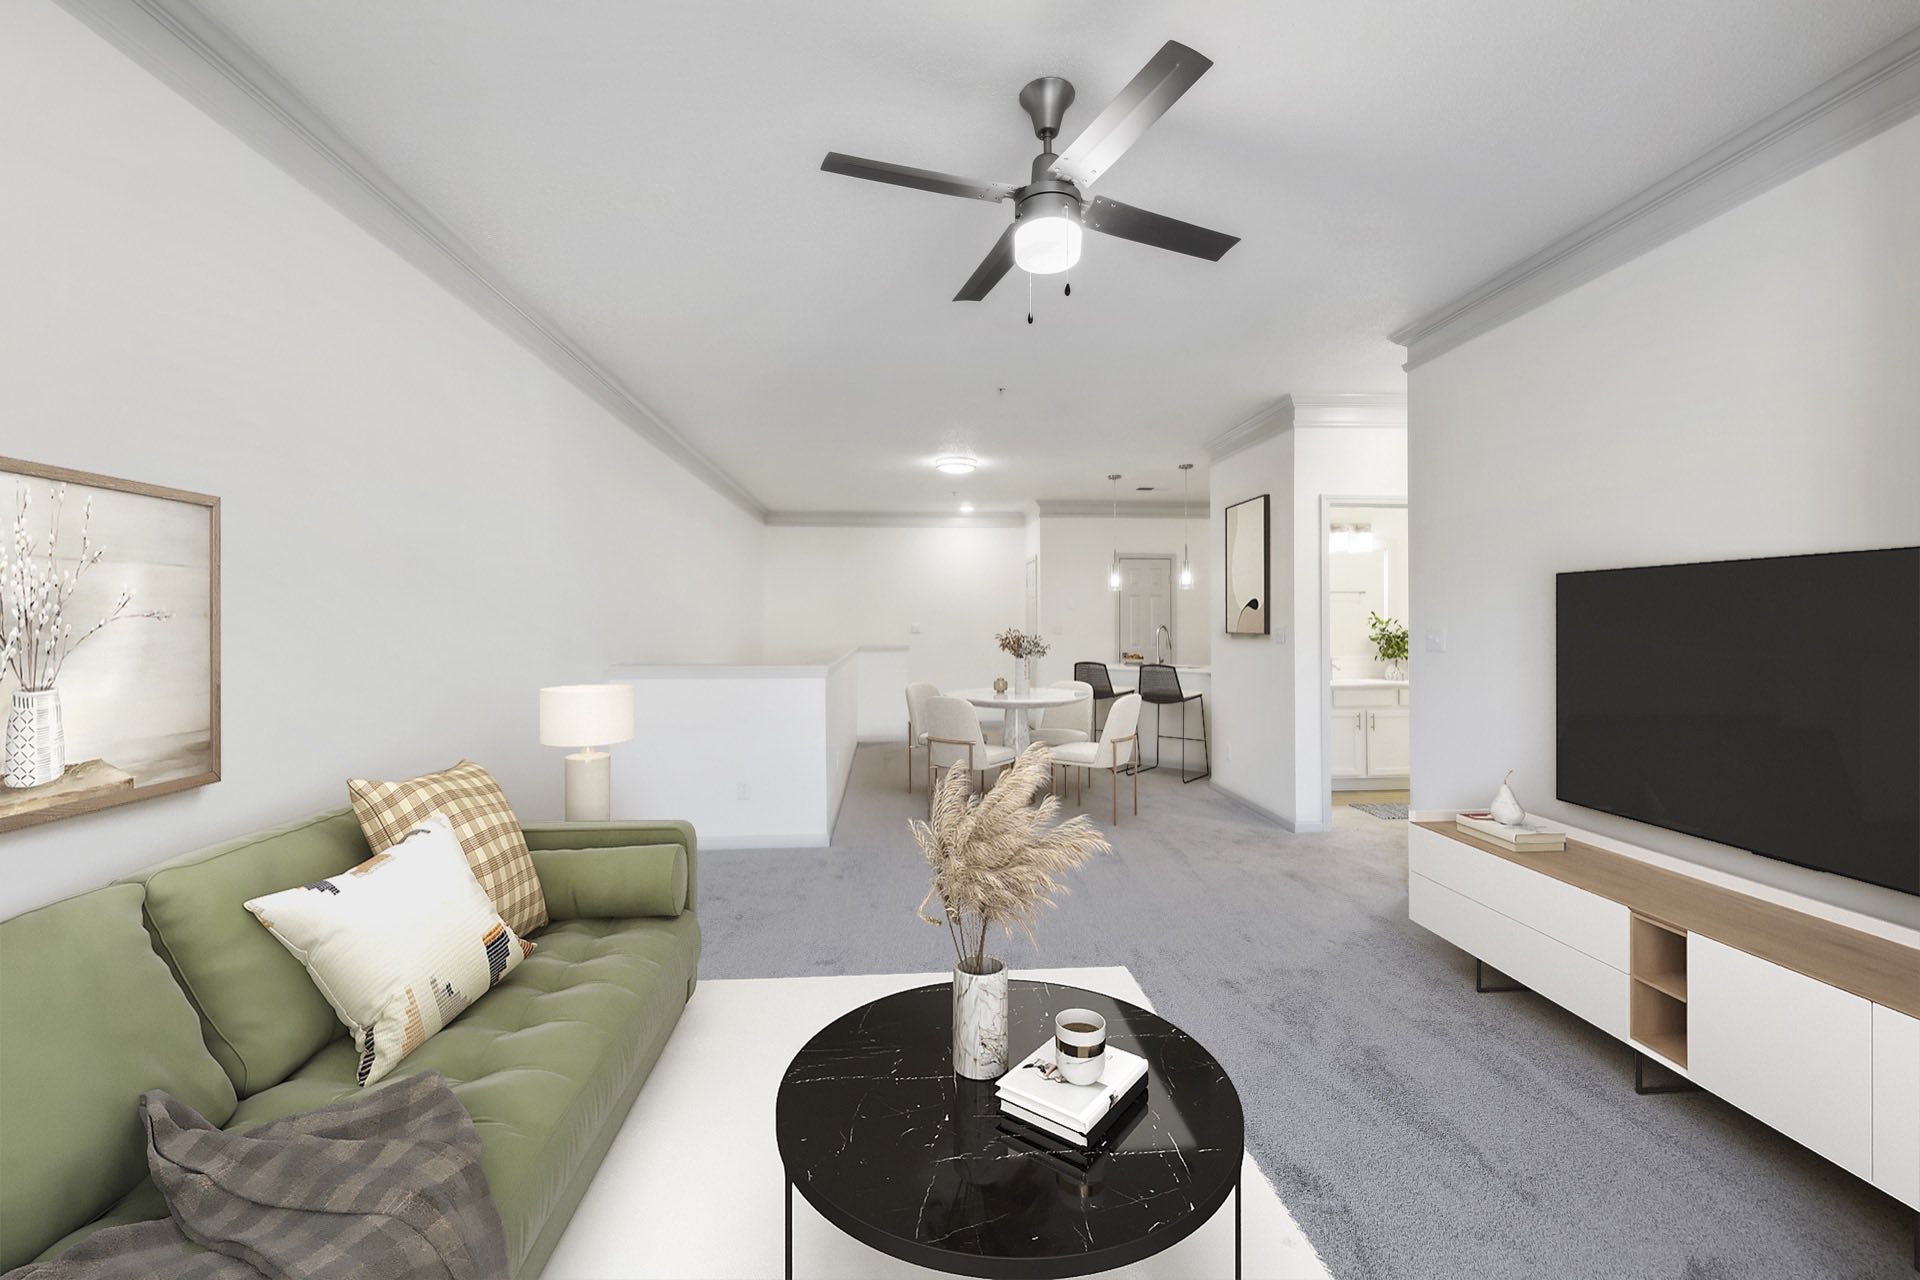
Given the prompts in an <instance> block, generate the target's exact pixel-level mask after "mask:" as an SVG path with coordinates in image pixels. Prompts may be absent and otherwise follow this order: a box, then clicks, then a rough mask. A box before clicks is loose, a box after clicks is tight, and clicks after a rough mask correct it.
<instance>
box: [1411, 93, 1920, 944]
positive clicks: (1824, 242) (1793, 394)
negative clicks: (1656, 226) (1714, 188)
mask: <svg viewBox="0 0 1920 1280" xmlns="http://www.w3.org/2000/svg"><path fill="white" fill-rule="evenodd" d="M1916 228H1920V119H1911V120H1908V121H1907V122H1905V123H1904V124H1901V125H1898V126H1896V127H1894V128H1892V129H1889V130H1888V131H1886V132H1885V133H1882V134H1880V135H1879V136H1877V137H1874V138H1872V139H1871V140H1869V141H1867V142H1865V143H1863V144H1861V145H1860V146H1858V147H1856V148H1854V149H1853V150H1851V151H1848V152H1845V153H1843V154H1842V155H1840V156H1837V157H1835V158H1834V159H1832V160H1829V161H1828V162H1826V163H1825V164H1823V165H1821V166H1819V167H1818V168H1816V169H1813V170H1811V171H1809V172H1808V173H1805V174H1803V175H1801V176H1799V177H1797V178H1795V179H1793V180H1792V181H1790V182H1788V183H1786V184H1784V185H1782V186H1780V187H1777V188H1775V189H1773V190H1771V191H1768V192H1766V193H1764V194H1762V195H1761V196H1759V197H1757V198H1755V199H1754V200H1752V201H1750V202H1749V203H1747V204H1745V205H1742V206H1741V207H1739V208H1737V209H1734V210H1732V211H1731V212H1729V213H1727V214H1725V215H1723V216H1721V217H1720V218H1718V219H1716V220H1715V221H1713V222H1710V223H1708V224H1706V225H1704V226H1702V227H1699V228H1697V229H1696V230H1694V231H1692V232H1689V233H1688V234H1686V235H1684V236H1681V237H1679V238H1678V239H1675V240H1673V241H1671V242H1669V243H1667V244H1665V245H1663V246H1661V247H1660V248H1658V249H1655V250H1653V251H1652V252H1650V253H1648V254H1646V255H1645V256H1644V257H1641V258H1639V259H1637V260H1635V261H1633V262H1631V263H1628V264H1626V265H1625V266H1622V267H1620V268H1618V269H1616V270H1614V271H1612V272H1610V273H1609V274H1607V275H1605V276H1602V277H1601V278H1599V279H1597V280H1595V281H1593V282H1592V283H1590V284H1587V285H1585V286H1583V287H1581V288H1579V289H1577V290H1575V291H1573V292H1572V293H1570V294H1567V295H1565V296H1563V297H1561V298H1559V299H1557V300H1555V301H1553V302H1551V303H1549V304H1547V305H1545V306H1543V307H1541V308H1539V309H1538V310H1535V311H1533V312H1530V313H1528V314H1526V315H1524V316H1521V317H1519V318H1518V319H1516V320H1513V321H1511V322H1510V323H1508V324H1506V325H1505V326H1503V327H1501V328H1499V329H1496V330H1494V331H1492V332H1490V333H1487V334H1485V335H1483V336H1481V337H1479V338H1476V339H1474V340H1473V341H1472V342H1469V343H1467V344H1465V345H1464V346H1461V347H1459V348H1457V349H1455V350H1454V351H1451V352H1448V353H1447V354H1445V355H1443V356H1441V357H1439V358H1437V359H1436V360H1434V361H1432V362H1431V363H1428V364H1423V365H1421V366H1419V367H1417V368H1416V369H1415V370H1414V371H1413V372H1412V375H1411V389H1410V390H1411V416H1412V422H1413V453H1412V541H1413V547H1414V550H1415V558H1414V568H1413V609H1414V611H1415V613H1416V614H1417V615H1418V617H1419V625H1418V626H1417V627H1416V629H1415V632H1414V635H1413V645H1412V648H1413V653H1412V670H1413V680H1414V683H1415V684H1416V685H1417V686H1418V687H1419V694H1418V707H1417V713H1416V714H1415V716H1414V718H1413V799H1414V804H1415V806H1416V807H1421V808H1429V809H1433V808H1455V807H1460V806H1464V805H1478V804H1484V803H1485V802H1486V799H1487V798H1488V797H1489V796H1490V795H1491V794H1492V792H1493V789H1494V787H1495V785H1496V784H1497V783H1498V781H1499V778H1500V776H1501V774H1503V773H1504V772H1505V771H1506V770H1508V769H1514V770H1515V771H1516V772H1515V776H1514V787H1515V790H1516V791H1517V792H1518V794H1519V796H1520V799H1521V802H1522V803H1523V804H1525V805H1527V806H1528V807H1530V808H1532V809H1534V810H1536V811H1537V812H1539V813H1541V814H1543V815H1544V816H1546V817H1548V818H1553V819H1559V820H1562V821H1566V822H1570V823H1574V824H1575V825H1578V826H1582V827H1587V828H1590V829H1593V830H1596V831H1600V832H1602V833H1604V834H1608V835H1612V836H1616V837H1618V838H1622V839H1628V840H1633V841H1637V842H1638V843H1640V844H1643V845H1646V846H1649V847H1652V848H1655V849H1659V850H1662V851H1665V852H1668V853H1672V854H1675V855H1678V856H1682V857H1686V858H1689V859H1691V860H1693V861H1696V862H1699V863H1704V864H1707V865H1710V866H1714V867H1719V868H1721V869H1724V870H1729V871H1736V872H1740V873H1744V874H1748V875H1752V876H1755V877H1758V878H1760V879H1762V880H1764V881H1766V882H1768V883H1771V884H1775V885H1778V886H1780V887H1783V888H1790V889H1794V890H1796V891H1798V892H1803V893H1806V894H1808V895H1809V896H1813V897H1816V898H1822V899H1824V900H1826V901H1830V902H1835V903H1838V904H1840V905H1850V906H1854V907H1855V908H1856V909H1859V910H1865V911H1869V912H1872V913H1876V914H1880V915H1882V916H1883V917H1884V918H1889V919H1895V918H1907V919H1909V922H1911V918H1912V917H1914V916H1916V915H1920V903H1917V901H1916V900H1915V899H1913V898H1911V897H1907V896H1905V895H1900V894H1895V893H1892V892H1891V891H1888V890H1878V889H1874V888H1873V887H1871V886H1866V885H1859V884H1855V883H1853V882H1851V881H1843V880H1840V879H1838V878H1837V877H1834V876H1829V875H1823V874H1821V873H1818V872H1809V871H1805V870H1803V869H1801V868H1797V867H1792V866H1789V865H1787V864H1785V863H1781V862H1775V861H1772V860H1770V859H1765V858H1760V857H1757V856H1754V855H1751V854H1746V853H1742V852H1739V851H1736V850H1732V849H1728V848H1724V847H1722V846H1719V845H1713V844H1709V843H1707V842H1705V841H1700V840H1695V839H1692V838H1689V837H1686V836H1680V835H1677V834H1674V833H1672V832H1667V831H1663V830H1660V829H1659V828H1655V827H1650V826H1644V825H1641V824H1639V823H1634V822H1629V821H1626V820H1624V819H1617V818H1612V817H1609V816H1607V815H1603V814H1598V813H1594V812H1591V811H1589V810H1584V809H1579V808H1576V807H1574V806H1570V805H1562V804H1560V803H1559V802H1557V801H1555V800H1554V799H1553V792H1554V740H1553V735H1554V716H1553V708H1554V684H1553V681H1554V667H1553V658H1554V594H1553V592H1554V574H1555V573H1556V572H1558V571H1561V570H1577V569H1591V568H1599V567H1604V566H1615V565H1633V564H1645V563H1658V562H1671V561H1688V560H1716V559H1727V558H1733V557H1744V556H1765V555H1781V554H1788V553H1793V552H1819V551H1834V550H1841V549H1846V548H1863V547H1879V546H1889V545H1902V544H1907V545H1910V544H1913V543H1916V542H1920V497H1916V482H1917V481H1920V359H1916V352H1920V233H1917V232H1916ZM1440 627H1443V628H1445V630H1446V633H1447V649H1446V652H1444V653H1434V652H1430V651H1428V650H1427V649H1426V648H1425V645H1424V636H1423V632H1424V630H1425V629H1427V628H1440Z"/></svg>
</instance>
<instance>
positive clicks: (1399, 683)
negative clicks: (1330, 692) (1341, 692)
mask: <svg viewBox="0 0 1920 1280" xmlns="http://www.w3.org/2000/svg"><path fill="white" fill-rule="evenodd" d="M1332 683H1333V687H1334V688H1336V689H1404V688H1406V687H1407V684H1408V682H1407V681H1405V680H1389V679H1387V678H1386V677H1385V676H1335V677H1334V678H1333V682H1332Z"/></svg>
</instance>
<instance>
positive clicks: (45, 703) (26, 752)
mask: <svg viewBox="0 0 1920 1280" xmlns="http://www.w3.org/2000/svg"><path fill="white" fill-rule="evenodd" d="M6 751H7V756H6V772H5V774H4V775H0V780H3V781H5V783H6V784H7V785H8V786H9V787H15V788H25V787H41V786H45V785H46V784H47V783H49V782H52V781H54V780H55V779H57V778H59V776H60V775H61V774H63V773H65V772H66V771H67V743H66V733H65V731H64V730H63V729H62V728H61V725H60V693H59V691H58V690H56V689H16V690H15V691H14V694H13V711H12V713H11V714H10V715H8V716H7V744H6Z"/></svg>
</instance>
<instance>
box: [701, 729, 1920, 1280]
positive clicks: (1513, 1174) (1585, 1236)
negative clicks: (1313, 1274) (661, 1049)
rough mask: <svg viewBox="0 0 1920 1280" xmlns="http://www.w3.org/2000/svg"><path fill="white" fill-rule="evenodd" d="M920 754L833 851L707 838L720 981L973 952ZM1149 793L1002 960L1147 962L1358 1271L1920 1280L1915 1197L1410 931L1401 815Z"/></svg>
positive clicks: (1251, 1131) (1344, 1263) (1202, 791)
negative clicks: (1652, 1081) (1480, 990)
mask: <svg viewBox="0 0 1920 1280" xmlns="http://www.w3.org/2000/svg"><path fill="white" fill-rule="evenodd" d="M900 753H901V748H899V747H864V748H862V749H861V750H860V753H859V755H858V758H857V759H856V762H855V765H854V776H853V780H852V782H851V784H850V786H849V789H848V794H847V799H846V803H845V806H844V808H843V809H842V811H841V816H840V824H839V828H838V831H837V832H836V837H837V843H836V845H835V847H833V848H830V849H805V850H788V851H777V852H775V851H767V852H762V851H751V852H749V851H714V852H708V853H703V854H702V858H701V870H700V897H701V903H700V916H701V924H702V927H703V928H704V929H705V930H706V939H707V941H706V950H705V953H704V955H703V957H702V960H701V965H700V969H701V973H702V975H703V976H706V977H714V978H750V977H773V976H784V975H795V974H838V973H887V972H906V971H922V970H937V969H941V968H944V967H945V966H946V965H947V964H948V963H949V961H950V957H951V949H950V947H949V944H948V942H947V940H946V938H945V937H944V936H943V935H942V933H941V932H940V931H939V930H938V929H935V928H933V927H930V926H928V925H925V924H922V923H920V922H919V921H918V920H916V919H915V917H914V906H915V904H917V903H918V902H919V901H920V897H921V895H922V894H923V893H924V892H925V891H926V877H925V875H924V873H923V867H922V864H921V863H920V861H919V858H918V854H917V852H916V851H915V850H914V847H913V844H912V841H911V839H910V838H909V836H908V835H907V830H906V820H907V818H908V817H909V816H912V815H920V814H923V813H924V811H925V804H926V795H925V792H924V790H917V791H916V792H915V794H914V795H913V797H912V798H911V799H909V798H908V796H907V794H906V791H905V789H904V784H905V779H904V765H903V763H902V761H901V755H900ZM1098 800H1099V803H1098V804H1097V805H1094V806H1092V807H1091V808H1090V812H1092V813H1094V814H1095V815H1096V816H1097V817H1098V818H1099V820H1100V821H1101V823H1102V825H1103V826H1105V818H1106V812H1107V805H1106V793H1105V790H1104V788H1103V789H1102V790H1100V791H1099V793H1098ZM1140 806H1141V816H1140V818H1139V819H1137V820H1136V819H1133V818H1131V817H1129V816H1125V814H1124V811H1123V817H1122V821H1121V824H1120V826H1119V828H1118V830H1117V831H1113V832H1110V835H1111V837H1112V839H1113V841H1114V846H1115V854H1114V856H1113V857H1111V858H1105V859H1102V860H1100V861H1099V862H1098V863H1096V864H1095V865H1093V866H1092V867H1090V868H1088V869H1086V870H1084V871H1082V872H1080V873H1079V874H1078V876H1077V878H1076V881H1075V886H1074V892H1073V894H1072V895H1071V896H1070V897H1068V898H1066V899H1064V900H1063V901H1062V903H1061V905H1060V907H1059V909H1058V910H1056V911H1054V912H1053V913H1052V914H1051V915H1050V916H1049V918H1048V919H1047V920H1046V922H1045V924H1044V926H1043V927H1042V929H1041V931H1040V937H1039V942H1040V945H1039V946H1038V948H1035V947H1032V946H1029V945H1028V944H1027V942H1026V941H1025V939H1024V938H1017V939H1015V940H1012V941H1009V942H1004V943H1003V944H1001V946H1000V949H999V950H1000V954H1001V955H1002V956H1004V957H1005V958H1006V959H1007V960H1008V961H1009V962H1010V963H1011V964H1012V965H1013V966H1014V968H1015V971H1016V973H1017V971H1018V969H1019V967H1020V966H1021V965H1042V964H1044V965H1099V964H1124V965H1126V966H1127V967H1128V968H1130V969H1132V970H1133V973H1134V975H1135V976H1136V977H1138V978H1139V980H1140V984H1141V986H1142V987H1144V988H1145V989H1146V991H1147V993H1148V994H1149V995H1150V996H1151V997H1152V998H1153V1000H1154V1002H1155V1004H1156V1005H1157V1006H1158V1008H1159V1010H1160V1011H1161V1012H1162V1013H1163V1014H1165V1015H1167V1016H1168V1017H1170V1018H1172V1019H1173V1020H1174V1021H1176V1022H1178V1023H1180V1024H1181V1025H1182V1026H1183V1027H1185V1028H1186V1029H1187V1030H1189V1031H1190V1032H1192V1033H1193V1034H1194V1035H1195V1036H1197V1037H1198V1038H1199V1039H1200V1040H1201V1041H1202V1042H1203V1043H1205V1044H1206V1045H1207V1046H1208V1047H1209V1048H1210V1049H1211V1050H1212V1051H1213V1052H1214V1053H1215V1054H1216V1055H1218V1056H1219V1058H1220V1059H1221V1060H1222V1061H1223V1062H1224V1063H1225V1064H1226V1066H1227V1069H1228V1071H1229V1072H1230V1073H1231V1074H1232V1076H1233V1079H1234V1082H1235V1083H1236V1084H1237V1085H1238V1086H1239V1088H1240V1092H1241V1096H1242V1098H1243V1099H1244V1101H1245V1104H1246V1109H1247V1126H1248V1131H1247V1141H1248V1146H1249V1148H1250V1149H1251V1150H1252V1152H1253V1154H1254V1156H1255V1158H1256V1159H1257V1160H1258V1161H1259V1163H1260V1165H1261V1167H1262V1168H1263V1169H1264V1170H1265V1171H1266V1172H1267V1175H1268V1177H1269V1178H1271V1179H1272V1180H1273V1183H1274V1186H1275V1188H1276V1189H1277V1190H1278V1191H1279V1193H1280V1196H1281V1199H1283V1200H1284V1201H1285V1202H1286V1204H1287V1206H1288V1208H1290V1209H1291V1210H1292V1211H1293V1214H1294V1216H1295V1218H1296V1219H1298V1221H1299V1223H1300V1225H1301V1227H1302V1228H1303V1229H1304V1230H1305V1231H1306V1233H1307V1236H1308V1238H1309V1239H1311V1240H1312V1241H1313V1243H1314V1245H1315V1247H1316V1248H1318V1249H1319V1250H1320V1253H1321V1255H1322V1256H1323V1257H1324V1258H1325V1259H1326V1261H1327V1264H1328V1265H1329V1266H1330V1267H1331V1268H1332V1270H1333V1274H1334V1275H1335V1276H1336V1277H1339V1278H1340V1280H1362V1278H1366V1280H1374V1278H1376V1277H1377V1278H1380V1280H1385V1278H1387V1277H1407V1278H1408V1280H1415V1278H1418V1280H1433V1278H1440V1280H1454V1278H1459V1280H1492V1278H1495V1277H1515V1278H1520V1277H1524V1278H1526V1280H1541V1278H1548V1277H1552V1278H1556V1280H1573V1278H1575V1277H1672V1278H1673V1280H1683V1278H1684V1280H1736V1278H1739V1280H1747V1278H1770V1277H1782V1278H1785V1277H1809V1278H1811V1277H1848V1278H1860V1280H1866V1278H1869V1277H1886V1278H1887V1280H1912V1277H1913V1275H1914V1272H1913V1271H1912V1268H1911V1260H1910V1259H1911V1249H1912V1237H1911V1235H1910V1232H1911V1230H1912V1219H1911V1215H1910V1214H1909V1212H1908V1211H1907V1210H1906V1209H1905V1208H1904V1207H1903V1206H1901V1205H1900V1204H1899V1203H1898V1202H1896V1201H1895V1200H1893V1199H1892V1198H1891V1197H1889V1196H1886V1195H1884V1194H1882V1193H1880V1192H1878V1191H1876V1190H1874V1189H1873V1188H1872V1187H1870V1186H1868V1185H1867V1184H1865V1183H1863V1182H1861V1181H1859V1180H1858V1179H1856V1178H1854V1177H1852V1176H1851V1175H1849V1174H1846V1173H1844V1172H1842V1171H1841V1170H1840V1169H1838V1168H1836V1167H1835V1166H1833V1165H1831V1164H1828V1163H1827V1162H1826V1161H1824V1160H1822V1159H1820V1158H1819V1157H1817V1156H1814V1155H1812V1154H1810V1153H1809V1152H1807V1151H1805V1150H1804V1149H1802V1148H1801V1147H1799V1146H1797V1145H1795V1144H1794V1143H1792V1142H1790V1141H1788V1140H1787V1139H1785V1138H1783V1137H1780V1136H1779V1135H1778V1134H1775V1133H1774V1132H1772V1131H1771V1130H1769V1129H1767V1128H1766V1127H1765V1126H1763V1125H1761V1124H1759V1123H1757V1122H1756V1121H1753V1120H1751V1119H1749V1118H1748V1117H1746V1116H1745V1115H1743V1114H1742V1113H1741V1112H1739V1111H1736V1110H1735V1109H1733V1108H1732V1107H1730V1106H1728V1105H1726V1104H1725V1103H1723V1102H1720V1101H1719V1100H1718V1099H1716V1098H1713V1097H1711V1096H1708V1095H1706V1094H1699V1093H1692V1094H1674V1095H1665V1096H1651V1097H1638V1096H1636V1095H1635V1094H1634V1092H1633V1065H1632V1059H1631V1057H1630V1055H1629V1053H1628V1051H1627V1049H1626V1048H1625V1047H1624V1046H1622V1045H1621V1044H1620V1043H1619V1042H1617V1041H1615V1040H1613V1039H1612V1038H1610V1037H1608V1036H1606V1035H1603V1034H1601V1033H1600V1032H1598V1031H1596V1030H1594V1029H1593V1028H1592V1027H1589V1026H1588V1025H1587V1024H1585V1023H1583V1022H1581V1021H1580V1020H1579V1019H1577V1018H1575V1017H1573V1016H1572V1015H1571V1014H1568V1013H1565V1012H1563V1011H1562V1010H1560V1009H1559V1008H1557V1007H1556V1006H1554V1005H1551V1004H1549V1003H1547V1002H1546V1001H1545V1000H1542V999H1541V998H1539V997H1538V996H1535V995H1532V994H1531V993H1526V992H1522V993H1518V994H1507V995H1476V994H1475V992H1474V989H1473V961H1472V959H1471V958H1469V957H1468V956H1466V955H1465V954H1463V953H1462V952H1460V951H1457V950H1455V949H1454V948H1453V947H1451V946H1449V945H1447V944H1446V943H1444V942H1442V941H1441V940H1440V939H1438V938H1436V937H1434V936H1433V935H1431V934H1429V933H1427V932H1426V931H1425V930H1423V929H1420V928H1418V927H1417V926H1415V925H1413V924H1410V923H1409V922H1408V920H1407V894H1406V838H1407V828H1406V825H1405V824H1404V823H1400V822H1388V821H1382V820H1380V819H1377V818H1373V817H1370V816H1368V815H1366V814H1363V813H1357V812H1353V811H1352V810H1350V809H1342V810H1338V811H1336V812H1337V813H1338V815H1339V816H1338V817H1337V818H1336V824H1337V825H1336V828H1335V830H1334V831H1332V832H1330V833H1327V834H1324V835H1313V836H1294V835H1289V834H1287V833H1285V832H1282V831H1279V830H1277V829H1275V828H1274V827H1272V826H1271V825H1269V824H1267V823H1265V822H1263V821H1262V820H1260V819H1258V818H1256V817H1254V816H1253V815H1251V814H1250V813H1248V812H1247V811H1246V810H1244V809H1242V808H1241V807H1239V806H1238V805H1235V804H1234V803H1232V802H1231V801H1229V800H1226V799H1225V798H1223V797H1221V796H1219V795H1218V794H1217V793H1215V792H1213V791H1211V790H1209V789H1208V787H1207V786H1206V784H1204V783H1195V784H1193V785H1191V786H1182V785H1181V784H1180V782H1179V780H1178V779H1177V778H1176V777H1175V776H1174V775H1173V774H1172V773H1170V772H1159V773H1148V774H1145V775H1144V776H1143V777H1142V778H1141V780H1140ZM696 998H697V997H696ZM1252 1274H1253V1273H1252V1272H1249V1275H1252Z"/></svg>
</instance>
